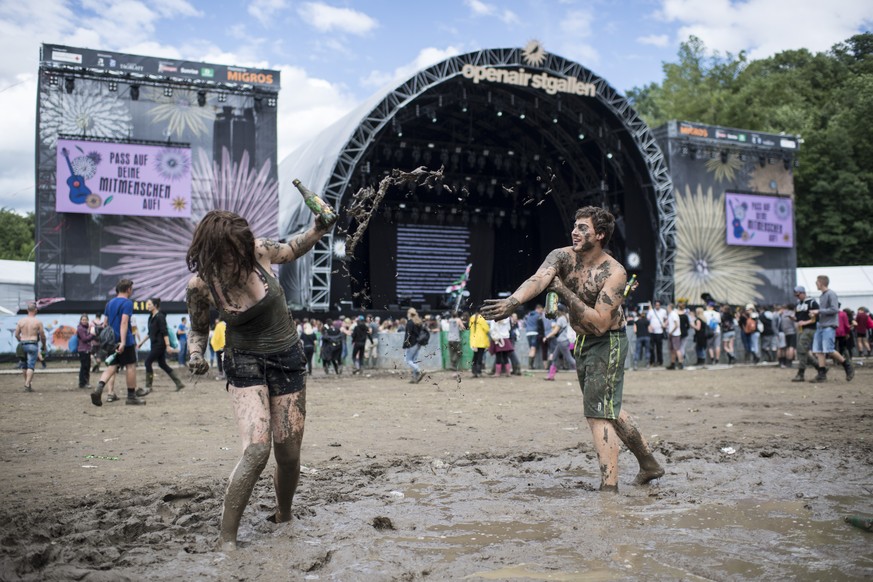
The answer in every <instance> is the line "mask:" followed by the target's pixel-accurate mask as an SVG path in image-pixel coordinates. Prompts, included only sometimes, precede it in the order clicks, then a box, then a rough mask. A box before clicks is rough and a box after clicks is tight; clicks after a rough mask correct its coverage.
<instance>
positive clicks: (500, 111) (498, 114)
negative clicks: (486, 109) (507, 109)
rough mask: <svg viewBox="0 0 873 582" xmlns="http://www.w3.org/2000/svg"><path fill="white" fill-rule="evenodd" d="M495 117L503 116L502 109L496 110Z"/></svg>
mask: <svg viewBox="0 0 873 582" xmlns="http://www.w3.org/2000/svg"><path fill="white" fill-rule="evenodd" d="M497 117H503V111H502V110H501V109H498V110H497Z"/></svg>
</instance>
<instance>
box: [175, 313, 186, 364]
mask: <svg viewBox="0 0 873 582" xmlns="http://www.w3.org/2000/svg"><path fill="white" fill-rule="evenodd" d="M176 339H177V340H178V342H179V365H180V366H184V365H185V362H187V361H188V318H187V317H184V316H183V317H182V322H181V323H179V327H177V328H176Z"/></svg>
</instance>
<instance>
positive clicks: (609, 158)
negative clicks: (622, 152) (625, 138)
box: [606, 152, 612, 160]
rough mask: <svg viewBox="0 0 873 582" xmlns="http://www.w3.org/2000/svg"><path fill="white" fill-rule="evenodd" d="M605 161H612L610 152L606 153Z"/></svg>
mask: <svg viewBox="0 0 873 582" xmlns="http://www.w3.org/2000/svg"><path fill="white" fill-rule="evenodd" d="M606 159H607V160H611V159H612V152H606Z"/></svg>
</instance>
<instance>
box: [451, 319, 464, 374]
mask: <svg viewBox="0 0 873 582" xmlns="http://www.w3.org/2000/svg"><path fill="white" fill-rule="evenodd" d="M446 327H447V328H448V330H447V331H446V341H447V343H448V349H449V367H450V368H451V369H452V370H454V371H455V372H458V371H460V369H461V355H462V353H463V352H462V350H461V332H462V331H464V330H465V329H466V326H465V325H464V320H463V319H461V318H460V317H458V312H457V311H454V312H452V313H451V314H449V317H448V318H447V319H446Z"/></svg>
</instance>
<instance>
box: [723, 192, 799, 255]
mask: <svg viewBox="0 0 873 582" xmlns="http://www.w3.org/2000/svg"><path fill="white" fill-rule="evenodd" d="M724 199H725V218H726V219H727V225H726V226H727V244H729V245H740V246H752V247H788V248H790V247H793V246H794V206H793V204H792V201H791V199H790V198H781V197H778V196H757V195H754V194H734V193H731V192H725V195H724Z"/></svg>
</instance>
